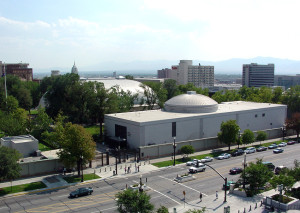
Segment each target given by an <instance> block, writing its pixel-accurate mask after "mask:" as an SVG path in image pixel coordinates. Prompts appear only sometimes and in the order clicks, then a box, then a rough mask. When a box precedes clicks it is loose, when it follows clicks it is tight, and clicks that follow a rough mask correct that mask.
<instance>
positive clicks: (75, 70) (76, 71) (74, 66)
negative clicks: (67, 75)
mask: <svg viewBox="0 0 300 213" xmlns="http://www.w3.org/2000/svg"><path fill="white" fill-rule="evenodd" d="M71 73H74V74H77V75H78V69H77V67H76V65H75V61H74V65H73V67H72V69H71Z"/></svg>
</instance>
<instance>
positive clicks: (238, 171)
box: [229, 167, 243, 175]
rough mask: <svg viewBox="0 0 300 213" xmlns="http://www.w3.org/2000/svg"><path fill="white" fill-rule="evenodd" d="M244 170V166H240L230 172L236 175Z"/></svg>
mask: <svg viewBox="0 0 300 213" xmlns="http://www.w3.org/2000/svg"><path fill="white" fill-rule="evenodd" d="M242 171H243V169H242V168H239V167H233V168H232V169H230V170H229V173H230V174H232V175H235V174H239V173H241V172H242Z"/></svg>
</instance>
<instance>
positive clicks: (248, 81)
mask: <svg viewBox="0 0 300 213" xmlns="http://www.w3.org/2000/svg"><path fill="white" fill-rule="evenodd" d="M242 85H243V86H247V87H262V86H267V87H271V86H274V64H268V65H261V64H256V63H251V64H243V78H242Z"/></svg>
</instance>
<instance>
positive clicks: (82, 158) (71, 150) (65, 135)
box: [57, 123, 96, 176]
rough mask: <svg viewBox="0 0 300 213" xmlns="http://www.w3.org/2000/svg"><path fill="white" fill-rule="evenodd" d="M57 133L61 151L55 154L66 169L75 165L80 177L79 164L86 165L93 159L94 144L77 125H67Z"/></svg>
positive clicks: (87, 133) (88, 134)
mask: <svg viewBox="0 0 300 213" xmlns="http://www.w3.org/2000/svg"><path fill="white" fill-rule="evenodd" d="M59 133H60V134H61V135H60V139H61V140H60V145H61V149H60V150H59V152H58V153H57V154H58V156H59V158H60V160H61V161H62V162H63V163H64V165H65V166H66V167H68V168H70V167H73V166H74V165H75V164H77V171H78V176H80V166H81V164H86V163H87V162H89V161H91V160H92V159H93V158H94V157H95V150H96V144H95V142H94V141H93V138H92V136H91V135H90V133H89V132H88V131H87V130H86V129H84V128H83V127H82V126H80V125H77V124H72V123H67V124H66V125H65V127H64V128H63V129H62V131H61V132H59Z"/></svg>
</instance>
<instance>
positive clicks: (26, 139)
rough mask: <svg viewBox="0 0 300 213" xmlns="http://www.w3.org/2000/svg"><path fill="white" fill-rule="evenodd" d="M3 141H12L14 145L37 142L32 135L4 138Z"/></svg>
mask: <svg viewBox="0 0 300 213" xmlns="http://www.w3.org/2000/svg"><path fill="white" fill-rule="evenodd" d="M2 139H3V141H12V142H14V143H27V142H33V141H35V140H34V139H35V138H34V137H33V136H31V135H19V136H8V137H3V138H2Z"/></svg>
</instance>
